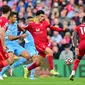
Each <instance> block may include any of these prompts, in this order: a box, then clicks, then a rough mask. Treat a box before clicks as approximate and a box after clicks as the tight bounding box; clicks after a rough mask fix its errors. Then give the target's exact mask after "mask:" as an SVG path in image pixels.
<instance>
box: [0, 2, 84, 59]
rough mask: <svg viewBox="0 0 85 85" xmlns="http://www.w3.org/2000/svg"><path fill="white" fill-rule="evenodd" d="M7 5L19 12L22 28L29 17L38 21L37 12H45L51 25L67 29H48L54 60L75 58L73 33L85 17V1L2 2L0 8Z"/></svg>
mask: <svg viewBox="0 0 85 85" xmlns="http://www.w3.org/2000/svg"><path fill="white" fill-rule="evenodd" d="M6 4H8V5H9V6H10V7H11V9H12V11H15V12H18V22H19V24H20V25H21V26H25V25H26V18H27V17H28V16H33V17H34V21H36V16H35V14H36V12H37V10H43V11H45V14H46V18H47V19H49V21H50V23H51V25H54V26H56V27H59V28H62V29H63V28H65V29H67V30H66V31H65V32H56V31H52V30H50V29H49V28H48V29H47V31H48V39H49V41H50V42H52V50H53V52H54V59H66V57H73V58H74V55H75V54H74V47H73V45H72V33H73V30H74V29H75V27H76V26H78V25H79V24H81V22H82V17H83V16H85V0H0V7H1V6H3V5H6Z"/></svg>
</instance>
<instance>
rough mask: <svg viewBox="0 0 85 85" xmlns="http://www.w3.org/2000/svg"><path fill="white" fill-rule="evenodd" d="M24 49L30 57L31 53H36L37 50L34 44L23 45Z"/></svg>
mask: <svg viewBox="0 0 85 85" xmlns="http://www.w3.org/2000/svg"><path fill="white" fill-rule="evenodd" d="M25 49H26V51H27V52H28V53H29V55H30V57H32V56H33V55H38V51H37V50H36V48H35V47H34V46H25Z"/></svg>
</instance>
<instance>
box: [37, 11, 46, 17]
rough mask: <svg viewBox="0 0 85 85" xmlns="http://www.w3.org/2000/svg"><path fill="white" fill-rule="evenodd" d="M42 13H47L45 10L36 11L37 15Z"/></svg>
mask: <svg viewBox="0 0 85 85" xmlns="http://www.w3.org/2000/svg"><path fill="white" fill-rule="evenodd" d="M40 14H45V12H44V11H43V10H38V11H37V12H36V16H39V15H40Z"/></svg>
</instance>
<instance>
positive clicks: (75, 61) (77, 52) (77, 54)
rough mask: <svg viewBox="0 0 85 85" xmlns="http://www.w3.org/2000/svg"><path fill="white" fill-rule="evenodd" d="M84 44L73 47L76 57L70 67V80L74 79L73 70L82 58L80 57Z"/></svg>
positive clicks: (82, 54) (74, 70) (82, 53)
mask: <svg viewBox="0 0 85 85" xmlns="http://www.w3.org/2000/svg"><path fill="white" fill-rule="evenodd" d="M84 45H85V44H80V45H79V47H78V48H76V49H75V54H76V56H77V57H76V59H75V60H74V63H73V67H72V73H71V75H70V80H72V81H73V79H74V76H75V72H76V70H77V68H78V65H79V63H80V61H81V59H82V57H83V56H84V54H85V52H84V50H85V48H84Z"/></svg>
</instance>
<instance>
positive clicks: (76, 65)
mask: <svg viewBox="0 0 85 85" xmlns="http://www.w3.org/2000/svg"><path fill="white" fill-rule="evenodd" d="M79 62H80V60H79V59H77V58H76V59H75V61H74V63H73V68H72V70H75V71H76V69H77V67H78V65H79Z"/></svg>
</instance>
